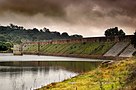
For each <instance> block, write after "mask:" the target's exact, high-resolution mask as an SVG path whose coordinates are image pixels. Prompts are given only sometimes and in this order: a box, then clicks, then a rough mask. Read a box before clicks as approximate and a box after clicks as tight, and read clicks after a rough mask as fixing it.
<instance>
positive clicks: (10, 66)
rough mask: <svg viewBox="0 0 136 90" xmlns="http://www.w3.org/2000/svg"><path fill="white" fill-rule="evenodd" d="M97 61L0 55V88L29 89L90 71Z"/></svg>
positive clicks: (96, 65) (1, 89)
mask: <svg viewBox="0 0 136 90" xmlns="http://www.w3.org/2000/svg"><path fill="white" fill-rule="evenodd" d="M101 62H102V61H100V60H95V59H82V58H70V57H54V56H37V55H23V56H13V55H12V54H0V90H33V89H36V88H40V87H42V86H45V85H47V84H50V83H53V82H60V81H63V80H65V79H68V78H71V77H74V76H76V75H78V74H80V73H83V72H87V71H90V70H94V69H95V68H97V67H98V65H100V63H101Z"/></svg>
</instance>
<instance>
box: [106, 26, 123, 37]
mask: <svg viewBox="0 0 136 90" xmlns="http://www.w3.org/2000/svg"><path fill="white" fill-rule="evenodd" d="M105 36H106V37H115V36H119V37H123V36H125V32H124V31H123V30H122V29H120V30H118V27H115V28H110V29H107V30H106V31H105Z"/></svg>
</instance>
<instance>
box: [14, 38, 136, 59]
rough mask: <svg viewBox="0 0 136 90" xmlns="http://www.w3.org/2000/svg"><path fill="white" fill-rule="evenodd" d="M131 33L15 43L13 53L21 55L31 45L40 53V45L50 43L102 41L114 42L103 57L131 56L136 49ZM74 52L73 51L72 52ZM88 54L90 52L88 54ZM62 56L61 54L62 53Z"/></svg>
mask: <svg viewBox="0 0 136 90" xmlns="http://www.w3.org/2000/svg"><path fill="white" fill-rule="evenodd" d="M131 38H132V35H126V36H125V37H123V38H119V37H114V38H111V37H89V38H82V39H66V40H48V41H46V42H25V43H22V44H21V45H20V46H19V45H15V46H14V50H13V53H14V55H21V54H23V53H25V50H26V49H28V47H30V46H31V45H34V46H35V47H37V48H35V50H33V52H34V53H35V52H37V54H39V53H40V49H41V47H40V46H42V45H48V44H50V45H52V44H60V45H61V44H70V43H95V42H97V43H104V42H114V44H113V45H112V47H110V48H109V49H108V50H107V51H106V52H105V53H103V54H102V56H104V57H131V56H132V54H133V53H134V52H135V51H136V50H135V49H134V48H133V46H132V45H131V44H130V41H131ZM102 47H103V46H101V47H100V46H99V47H96V48H95V49H94V51H93V52H95V50H98V49H100V48H102ZM73 54H74V53H73ZM89 55H90V54H89ZM62 56H63V55H62Z"/></svg>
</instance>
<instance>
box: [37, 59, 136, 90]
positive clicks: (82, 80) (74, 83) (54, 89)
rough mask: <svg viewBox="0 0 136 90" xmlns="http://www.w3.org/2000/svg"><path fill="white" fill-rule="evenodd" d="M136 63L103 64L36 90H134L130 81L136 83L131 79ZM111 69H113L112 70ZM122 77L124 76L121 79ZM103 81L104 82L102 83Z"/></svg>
mask: <svg viewBox="0 0 136 90" xmlns="http://www.w3.org/2000/svg"><path fill="white" fill-rule="evenodd" d="M135 62H136V61H135V58H129V59H124V60H121V61H117V62H112V63H105V64H101V65H100V66H99V67H98V68H97V69H95V70H93V71H89V72H85V73H81V74H79V75H77V76H75V77H72V78H69V79H66V80H63V81H61V82H53V83H51V84H48V85H45V86H43V87H41V88H37V89H36V90H60V89H66V90H71V89H73V87H74V88H75V90H78V89H79V90H84V89H85V90H98V89H102V88H103V89H104V90H111V89H117V90H118V89H119V90H120V89H123V90H128V89H129V90H132V89H133V88H134V89H135V88H136V86H134V87H133V85H135V83H131V82H129V80H131V81H135V80H134V79H133V78H132V79H131V78H130V77H134V76H133V74H131V73H132V72H134V71H135V70H134V67H135ZM111 67H112V68H113V69H111ZM126 68H127V69H126ZM103 70H105V72H103ZM117 71H118V72H117ZM126 71H127V72H126ZM113 73H114V74H113ZM116 73H118V74H116ZM124 73H126V74H124ZM120 76H122V78H121V79H120ZM96 77H97V78H96ZM129 78H130V79H129ZM101 79H102V80H103V81H101ZM114 79H117V80H114ZM118 79H119V80H118ZM100 83H101V84H100ZM127 83H129V85H127ZM123 85H124V86H123ZM134 89H133V90H134Z"/></svg>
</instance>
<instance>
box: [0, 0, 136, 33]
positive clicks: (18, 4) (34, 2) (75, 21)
mask: <svg viewBox="0 0 136 90" xmlns="http://www.w3.org/2000/svg"><path fill="white" fill-rule="evenodd" d="M135 8H136V1H135V0H0V16H1V15H3V16H5V18H6V19H4V20H5V21H8V20H9V18H10V17H12V15H13V17H14V14H15V16H16V17H15V21H16V20H20V21H22V22H24V23H25V20H27V19H30V17H31V20H33V21H34V22H37V25H38V24H42V23H46V25H47V22H48V23H50V25H51V24H52V25H54V26H57V25H58V24H59V23H60V24H61V25H59V26H58V27H60V26H61V28H63V29H66V28H67V27H69V30H68V31H70V30H73V31H77V32H80V33H82V32H83V31H82V30H84V29H87V28H88V29H87V30H88V31H87V30H86V31H87V33H88V32H94V33H93V34H97V33H100V32H103V31H101V30H103V29H106V28H109V27H114V26H120V27H121V28H124V29H130V28H131V30H128V31H127V32H128V33H129V32H132V30H134V29H135V28H136V26H135V23H136V18H135V17H136V9H135ZM7 12H8V13H7ZM10 12H11V13H12V15H10V14H11V13H10ZM3 13H4V14H3ZM8 14H9V16H8ZM7 17H8V20H7ZM21 17H22V19H21ZM24 18H25V19H24ZM36 18H38V19H36ZM56 18H57V19H56ZM4 20H3V21H4ZM12 21H13V20H12ZM33 21H32V22H31V24H32V23H34V22H33ZM18 22H19V21H18ZM79 29H82V30H80V31H79ZM92 29H96V30H97V31H93V30H92Z"/></svg>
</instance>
